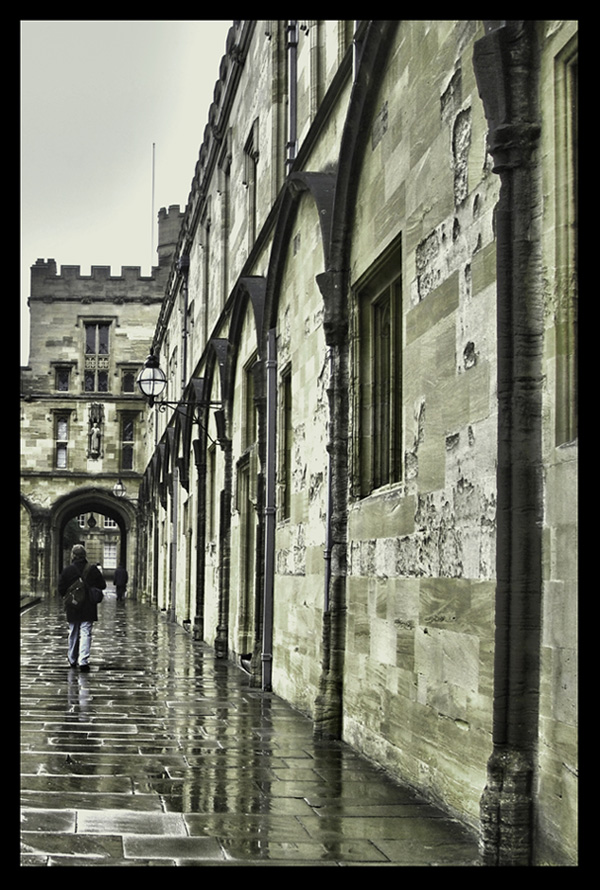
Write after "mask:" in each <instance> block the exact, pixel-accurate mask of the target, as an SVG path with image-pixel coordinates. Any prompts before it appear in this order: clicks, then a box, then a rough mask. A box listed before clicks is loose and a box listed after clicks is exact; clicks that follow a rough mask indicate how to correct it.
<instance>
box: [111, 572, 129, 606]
mask: <svg viewBox="0 0 600 890" xmlns="http://www.w3.org/2000/svg"><path fill="white" fill-rule="evenodd" d="M128 581H129V575H128V574H127V571H126V570H125V569H124V568H123V566H121V565H120V566H118V567H117V568H116V569H115V577H114V585H115V587H116V589H117V599H118V600H122V599H125V588H126V587H127V582H128Z"/></svg>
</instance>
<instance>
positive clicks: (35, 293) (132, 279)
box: [29, 259, 165, 302]
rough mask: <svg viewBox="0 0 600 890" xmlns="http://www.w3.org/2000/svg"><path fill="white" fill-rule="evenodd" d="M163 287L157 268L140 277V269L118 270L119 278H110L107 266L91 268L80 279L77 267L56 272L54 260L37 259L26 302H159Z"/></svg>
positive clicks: (134, 267) (135, 267) (161, 275)
mask: <svg viewBox="0 0 600 890" xmlns="http://www.w3.org/2000/svg"><path fill="white" fill-rule="evenodd" d="M164 284H165V281H164V276H163V274H162V272H161V270H160V268H158V267H153V269H152V274H151V275H142V273H141V267H140V266H122V267H121V272H120V274H118V275H113V274H112V272H111V267H110V266H92V267H91V272H90V274H89V275H82V274H81V267H80V266H61V267H60V271H59V270H58V267H57V264H56V260H54V259H48V260H44V259H38V260H36V263H35V265H33V266H32V267H31V292H30V297H29V299H30V302H31V301H37V300H41V301H43V302H53V301H55V300H58V301H62V300H77V301H85V300H94V301H96V300H110V301H111V302H112V301H117V300H118V301H132V300H134V301H135V300H140V299H146V300H151V301H155V300H156V301H160V300H161V299H162V295H163V292H164Z"/></svg>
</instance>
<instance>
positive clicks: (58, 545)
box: [49, 488, 137, 594]
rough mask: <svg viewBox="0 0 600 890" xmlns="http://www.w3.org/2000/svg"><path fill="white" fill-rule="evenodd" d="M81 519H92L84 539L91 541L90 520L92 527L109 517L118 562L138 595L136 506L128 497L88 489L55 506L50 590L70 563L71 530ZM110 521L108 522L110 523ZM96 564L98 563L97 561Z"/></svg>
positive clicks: (131, 588) (84, 531)
mask: <svg viewBox="0 0 600 890" xmlns="http://www.w3.org/2000/svg"><path fill="white" fill-rule="evenodd" d="M80 516H86V517H88V518H87V519H86V521H85V528H84V529H82V539H83V540H85V539H86V537H87V538H89V534H90V519H89V517H90V516H92V517H95V518H94V519H93V520H92V527H93V525H94V523H97V522H98V517H104V518H105V523H104V524H105V525H108V526H109V527H111V528H112V529H113V530H114V535H113V539H114V540H116V541H118V546H117V551H116V559H117V560H118V561H119V562H121V563H122V564H123V565H125V566H126V567H127V569H128V571H129V575H130V578H131V579H132V584H131V587H130V593H131V594H134V593H135V578H136V575H137V572H136V571H135V569H136V563H137V519H136V510H135V506H134V505H133V504H132V503H131V502H130V500H129V499H126V498H118V497H116V496H115V495H114V494H113V493H112V492H110V491H106V490H102V489H98V488H84V489H80V490H78V491H77V492H73V493H70V494H67V495H64V496H63V497H62V498H60V499H59V500H58V501H57V502H56V503H55V504H54V506H53V508H52V511H51V518H50V540H51V559H50V565H51V569H50V571H51V578H50V585H49V587H50V589H51V590H52V589H54V587H55V581H56V579H57V578H58V576H59V574H60V572H61V571H62V569H63V568H64V566H65V563H66V560H68V543H69V533H72V527H71V529H69V526H70V523H71V521H72V520H73V519H78V517H80ZM106 520H108V522H106ZM94 561H96V560H94Z"/></svg>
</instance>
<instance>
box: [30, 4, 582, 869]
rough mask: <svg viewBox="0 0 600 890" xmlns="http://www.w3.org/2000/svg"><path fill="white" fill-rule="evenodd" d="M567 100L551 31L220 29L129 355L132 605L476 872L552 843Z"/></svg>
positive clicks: (534, 858)
mask: <svg viewBox="0 0 600 890" xmlns="http://www.w3.org/2000/svg"><path fill="white" fill-rule="evenodd" d="M576 97H577V23H576V22H572V21H506V22H505V21H360V22H353V21H306V22H301V21H270V22H269V21H256V22H254V21H236V22H234V23H233V26H232V28H231V30H230V33H229V36H228V40H227V47H226V53H225V55H224V57H223V61H222V64H221V69H220V72H219V80H218V81H217V84H216V86H215V92H214V102H213V105H212V107H211V110H210V115H209V121H208V123H207V126H206V130H205V134H204V141H203V143H202V145H201V146H200V150H199V156H198V162H197V164H196V169H195V171H194V175H193V179H192V185H191V190H190V194H189V199H188V203H187V206H186V207H185V210H184V211H183V212H182V213H181V214H180V216H181V219H180V227H179V231H178V236H177V241H176V244H175V245H174V253H173V256H172V258H171V260H170V262H169V264H168V269H167V264H166V263H165V275H166V278H165V282H164V288H163V291H162V302H161V305H160V308H159V310H158V315H157V320H156V324H155V325H154V326H153V328H152V333H151V335H150V338H149V342H148V343H146V344H144V345H142V344H141V343H140V344H139V351H138V350H137V345H136V360H137V362H140V361H141V360H142V354H143V353H144V348H145V349H146V352H147V350H148V347H151V348H152V352H153V355H154V357H155V358H156V359H158V360H159V362H160V366H161V367H162V369H163V370H164V372H165V373H166V377H167V390H166V393H165V395H164V401H163V403H162V404H160V403H157V404H155V405H154V406H153V407H151V408H149V409H148V412H147V415H146V420H145V423H144V425H143V434H144V439H143V446H144V448H145V456H144V457H141V456H140V462H139V464H138V466H137V469H139V472H140V478H141V483H140V487H139V492H138V498H137V503H136V511H135V523H136V524H137V525H136V527H137V530H138V539H139V540H142V541H144V542H147V545H148V546H145V547H139V548H138V549H137V553H136V556H137V562H136V564H135V575H136V585H137V591H138V595H139V596H140V597H143V598H144V599H145V600H146V601H147V602H148V603H150V604H153V605H154V606H155V607H156V608H160V609H163V610H165V611H166V612H167V613H168V615H169V617H170V618H171V619H172V620H175V621H177V622H180V623H182V624H183V625H184V626H186V627H188V628H189V629H190V632H191V633H193V634H194V636H195V637H196V638H197V639H198V640H203V641H205V642H206V643H208V644H209V645H211V646H213V647H214V649H215V652H216V654H217V656H218V657H228V658H232V659H236V660H239V661H240V663H241V664H242V665H243V666H244V667H245V668H246V669H247V670H248V671H249V673H250V678H251V682H252V683H253V684H254V685H255V686H256V687H257V688H263V689H265V690H272V691H274V692H275V693H277V694H278V695H281V696H282V697H284V698H285V699H287V700H288V701H290V702H291V703H292V704H293V705H294V706H295V707H297V708H299V709H300V710H302V711H304V712H306V713H307V714H309V715H310V716H311V717H312V719H313V721H314V725H315V732H316V733H317V734H323V735H333V736H335V737H339V738H342V739H344V740H345V741H347V742H348V743H350V744H351V745H353V746H354V747H355V748H356V749H358V750H359V751H361V752H362V753H364V754H365V755H367V756H368V757H370V758H372V759H373V760H375V761H377V762H378V763H380V764H381V765H382V766H384V767H385V768H386V769H387V770H388V771H389V772H390V773H391V774H393V775H395V776H398V777H399V778H401V779H402V780H403V781H405V782H409V783H410V784H412V785H414V786H415V787H416V788H418V789H419V790H420V791H421V792H422V793H424V794H425V795H427V796H428V797H430V798H431V799H432V800H434V801H436V802H437V803H441V804H442V805H443V806H444V807H446V808H447V809H448V810H449V811H451V812H453V813H455V814H456V816H457V817H458V818H460V819H462V820H463V821H464V822H466V823H468V824H470V825H471V826H473V827H474V828H476V829H477V830H478V831H479V832H480V835H481V843H482V850H483V854H484V860H485V862H486V864H490V865H509V864H535V865H539V864H574V863H575V862H576V857H577V852H576V851H577V818H576V812H577V807H576V795H577V791H576V788H577V784H576V783H577V753H576V741H577V735H576V732H577V730H576V727H577V718H576V713H575V710H574V702H575V701H576V696H575V694H574V692H575V688H576V606H575V603H576V586H577V577H576V560H575V556H574V554H575V551H576V541H577V524H576V523H577V519H576V473H577V425H576V367H577V363H576V323H577V321H576V306H577V303H576V157H577V153H576V145H577V132H576V128H577V115H576ZM171 211H172V213H173V214H177V215H179V214H178V213H177V210H176V208H172V209H171ZM135 330H136V329H135V328H134V329H133V333H132V334H131V336H132V338H134V339H135V338H136V335H135ZM140 333H141V331H140ZM136 342H137V341H136ZM46 366H47V353H46ZM45 373H46V374H47V367H46V371H45ZM85 419H86V422H87V421H89V418H88V417H87V415H86V418H85ZM38 427H39V420H35V419H33V420H32V422H31V428H32V432H33V430H36V429H38ZM46 441H48V439H47V437H46ZM39 459H40V458H39V455H38V456H37V457H36V458H34V459H33V460H34V463H35V461H36V460H37V461H39ZM86 459H87V460H89V458H86ZM47 498H48V499H49V500H50V501H51V499H52V494H51V493H48V495H47Z"/></svg>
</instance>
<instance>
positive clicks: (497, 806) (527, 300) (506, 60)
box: [474, 21, 543, 866]
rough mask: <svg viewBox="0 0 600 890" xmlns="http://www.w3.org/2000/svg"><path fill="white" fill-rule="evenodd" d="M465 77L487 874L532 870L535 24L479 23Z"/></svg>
mask: <svg viewBox="0 0 600 890" xmlns="http://www.w3.org/2000/svg"><path fill="white" fill-rule="evenodd" d="M484 24H485V25H486V32H487V33H486V36H485V37H483V38H482V39H481V40H479V41H478V42H477V44H476V45H475V52H474V67H475V74H476V77H477V83H478V87H479V92H480V95H481V98H482V101H483V104H484V109H485V113H486V117H487V120H488V125H489V132H488V147H489V151H490V154H491V156H492V158H493V162H494V168H493V169H494V172H495V173H497V174H498V175H499V176H500V178H501V190H500V200H499V204H498V207H497V212H496V224H497V329H498V335H497V336H498V471H497V488H498V510H497V559H496V573H497V585H496V637H495V662H494V713H493V753H492V755H491V757H490V759H489V762H488V782H487V786H486V788H485V790H484V792H483V795H482V798H481V805H480V815H481V826H482V854H483V861H484V864H485V865H493V866H498V865H500V866H502V865H504V866H505V865H513V866H518V865H520V866H527V865H530V864H531V856H532V840H533V819H532V785H533V769H534V753H535V747H536V743H537V728H538V726H537V724H538V709H539V659H540V621H541V617H540V616H541V584H542V573H541V527H542V521H541V520H542V506H543V505H542V459H541V393H542V376H541V355H542V346H543V313H542V311H541V288H540V284H539V282H540V270H539V257H538V256H537V255H536V252H535V249H534V245H535V244H537V243H539V238H538V239H536V238H535V234H534V230H535V225H536V217H538V218H539V208H538V207H537V201H538V198H537V193H536V180H535V166H534V162H533V153H534V150H535V147H536V145H537V140H538V138H539V132H540V128H539V125H538V123H537V120H536V114H537V103H536V99H535V97H536V88H537V84H536V80H535V76H534V75H535V71H536V67H535V64H534V56H533V53H534V42H533V37H534V34H533V28H534V27H535V22H529V21H511V22H487V23H484Z"/></svg>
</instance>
